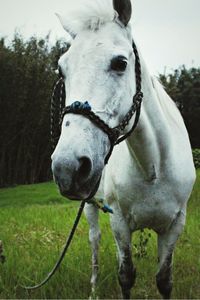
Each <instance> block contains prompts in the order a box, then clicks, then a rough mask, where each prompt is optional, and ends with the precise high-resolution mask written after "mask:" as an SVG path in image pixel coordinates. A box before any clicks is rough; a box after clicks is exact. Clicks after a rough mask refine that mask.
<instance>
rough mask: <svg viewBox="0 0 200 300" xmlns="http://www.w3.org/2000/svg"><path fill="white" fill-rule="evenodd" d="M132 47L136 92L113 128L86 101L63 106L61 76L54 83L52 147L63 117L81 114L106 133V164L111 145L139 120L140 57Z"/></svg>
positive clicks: (63, 87)
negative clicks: (126, 110)
mask: <svg viewBox="0 0 200 300" xmlns="http://www.w3.org/2000/svg"><path fill="white" fill-rule="evenodd" d="M132 47H133V52H134V54H135V76H136V94H135V95H134V96H133V103H132V105H131V108H130V109H129V111H128V112H127V114H126V115H125V116H124V118H123V120H122V121H121V122H120V124H119V125H118V126H116V127H114V128H110V127H109V126H108V125H107V124H106V123H105V122H104V121H103V120H102V119H101V118H100V117H99V116H97V115H96V114H95V113H94V112H93V111H92V109H91V107H90V105H89V103H88V102H85V103H82V102H79V101H75V102H74V103H72V105H70V106H66V107H65V86H64V81H63V78H62V77H61V78H60V79H59V80H58V81H57V83H56V84H55V87H54V90H53V94H52V99H51V139H52V145H53V147H55V146H56V144H57V142H58V139H59V136H60V130H61V129H60V128H61V124H62V120H63V117H64V116H65V115H66V114H69V113H72V114H78V115H82V116H84V117H86V118H88V119H89V120H90V121H91V122H92V123H94V124H95V125H96V126H97V127H98V128H100V129H101V130H102V131H104V132H105V133H106V134H107V135H108V137H109V140H110V145H111V146H110V151H109V153H108V154H107V156H106V158H105V164H107V162H108V160H109V158H110V156H111V154H112V150H113V147H114V146H115V145H117V144H119V143H121V142H122V141H124V140H125V139H126V138H127V137H128V136H130V135H131V133H132V132H133V131H134V129H135V128H136V126H137V124H138V121H139V117H140V109H141V103H142V98H143V94H142V91H141V66H140V58H139V55H138V51H137V48H136V45H135V43H134V42H133V43H132ZM134 114H136V115H135V121H134V124H133V126H132V128H131V130H130V131H128V132H127V133H126V134H124V135H122V136H121V132H123V131H124V129H125V128H126V126H127V125H128V124H129V121H130V120H131V118H132V117H133V115H134Z"/></svg>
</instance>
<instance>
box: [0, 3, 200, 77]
mask: <svg viewBox="0 0 200 300" xmlns="http://www.w3.org/2000/svg"><path fill="white" fill-rule="evenodd" d="M94 1H95V0H94ZM67 2H68V3H70V5H73V0H0V36H8V38H12V35H13V32H14V30H15V28H18V29H19V30H20V31H21V32H22V33H23V34H24V35H25V36H26V37H29V36H30V35H32V34H36V35H40V36H41V35H45V34H46V33H47V32H48V31H49V30H51V31H52V34H51V41H52V42H54V41H55V39H56V38H60V37H64V38H65V36H66V34H65V32H64V30H63V29H62V27H61V25H60V24H59V22H58V20H57V17H56V16H55V12H61V13H63V14H64V12H65V8H66V6H67V5H66V3H67ZM132 2H133V19H132V23H133V32H134V36H135V38H136V40H137V42H138V44H139V45H140V49H141V51H142V53H143V57H144V58H145V60H146V62H147V65H148V66H149V68H150V70H151V72H152V73H154V74H157V73H158V72H163V71H164V68H165V66H166V67H167V70H168V71H169V70H170V69H171V68H173V69H174V68H177V67H178V66H180V65H182V64H186V65H187V66H188V67H190V66H198V67H199V66H200V0H165V1H163V0H133V1H132Z"/></svg>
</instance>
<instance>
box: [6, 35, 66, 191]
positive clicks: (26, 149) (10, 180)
mask: <svg viewBox="0 0 200 300" xmlns="http://www.w3.org/2000/svg"><path fill="white" fill-rule="evenodd" d="M61 49H62V45H61V43H59V42H58V43H57V44H56V45H55V47H53V48H51V49H49V42H48V37H47V38H46V39H37V38H35V37H31V38H30V39H29V40H28V41H24V40H23V39H22V37H21V36H20V35H19V34H16V35H15V37H14V39H13V41H12V43H11V44H10V45H9V46H6V45H5V40H4V39H1V40H0V132H1V134H0V174H1V176H0V186H5V185H11V184H19V183H34V182H40V181H45V180H47V179H49V178H50V176H51V175H50V174H51V172H50V155H51V146H50V133H49V127H50V124H49V121H50V97H51V92H52V87H53V83H54V81H55V78H56V75H55V72H54V69H55V68H56V61H57V58H58V57H59V56H60V53H61Z"/></svg>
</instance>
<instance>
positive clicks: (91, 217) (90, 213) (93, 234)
mask: <svg viewBox="0 0 200 300" xmlns="http://www.w3.org/2000/svg"><path fill="white" fill-rule="evenodd" d="M84 213H85V216H86V218H87V221H88V223H89V226H90V229H89V241H90V245H91V249H92V276H91V281H90V282H91V286H92V296H91V297H93V296H95V288H96V284H97V279H98V271H99V264H98V250H99V242H100V239H101V232H100V229H99V224H98V217H99V209H98V208H97V207H96V206H94V205H93V204H86V205H85V208H84Z"/></svg>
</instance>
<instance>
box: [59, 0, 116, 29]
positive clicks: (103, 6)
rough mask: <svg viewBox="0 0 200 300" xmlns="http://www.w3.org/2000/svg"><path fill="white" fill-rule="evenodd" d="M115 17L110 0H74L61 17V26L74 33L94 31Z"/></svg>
mask: <svg viewBox="0 0 200 300" xmlns="http://www.w3.org/2000/svg"><path fill="white" fill-rule="evenodd" d="M116 18H117V12H116V11H115V10H114V8H113V5H112V0H96V1H94V0H85V1H83V0H82V1H81V0H75V3H74V4H73V6H72V7H68V8H67V9H66V12H65V13H64V15H63V17H62V19H64V22H63V23H64V24H63V26H64V27H65V28H66V29H67V30H69V31H71V32H73V33H75V34H77V33H79V32H80V31H82V30H93V31H96V30H98V29H99V28H100V27H101V26H102V25H104V24H106V23H108V22H112V21H114V20H115V19H116Z"/></svg>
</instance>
